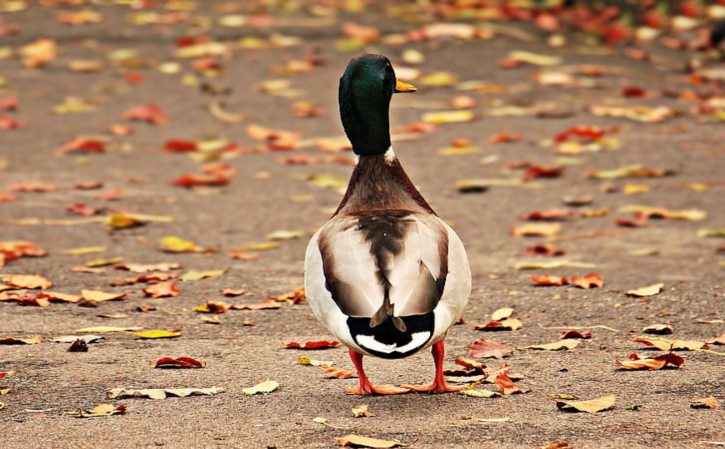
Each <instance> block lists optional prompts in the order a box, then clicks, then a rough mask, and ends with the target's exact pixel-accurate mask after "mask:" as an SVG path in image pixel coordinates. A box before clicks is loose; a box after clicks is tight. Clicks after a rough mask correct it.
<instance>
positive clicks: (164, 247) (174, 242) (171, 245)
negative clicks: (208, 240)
mask: <svg viewBox="0 0 725 449" xmlns="http://www.w3.org/2000/svg"><path fill="white" fill-rule="evenodd" d="M159 243H160V247H159V249H160V250H161V251H163V252H166V253H201V252H204V248H201V247H199V246H197V245H196V243H193V242H190V241H188V240H184V239H182V238H180V237H175V236H167V237H163V238H162V239H161V240H160V241H159Z"/></svg>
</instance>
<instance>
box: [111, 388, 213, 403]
mask: <svg viewBox="0 0 725 449" xmlns="http://www.w3.org/2000/svg"><path fill="white" fill-rule="evenodd" d="M224 391H225V390H224V388H219V387H211V388H149V389H142V390H133V389H127V388H114V389H111V390H109V391H106V397H107V398H108V399H124V398H147V399H157V400H158V399H166V398H167V397H171V396H174V397H179V398H185V397H188V396H213V395H215V394H219V393H223V392H224Z"/></svg>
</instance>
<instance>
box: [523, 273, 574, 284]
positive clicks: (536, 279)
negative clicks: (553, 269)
mask: <svg viewBox="0 0 725 449" xmlns="http://www.w3.org/2000/svg"><path fill="white" fill-rule="evenodd" d="M530 279H531V282H533V283H534V284H536V285H544V286H551V285H566V284H568V283H569V280H568V279H567V278H564V277H561V276H552V275H550V274H542V275H540V276H531V278H530Z"/></svg>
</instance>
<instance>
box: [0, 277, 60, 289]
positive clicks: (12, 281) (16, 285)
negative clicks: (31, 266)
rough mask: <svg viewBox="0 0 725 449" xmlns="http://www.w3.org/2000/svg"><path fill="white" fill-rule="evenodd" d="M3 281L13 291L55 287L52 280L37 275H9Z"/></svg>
mask: <svg viewBox="0 0 725 449" xmlns="http://www.w3.org/2000/svg"><path fill="white" fill-rule="evenodd" d="M2 280H3V281H4V282H5V283H7V284H8V285H9V286H10V287H11V288H13V289H36V288H39V289H46V288H50V287H52V286H53V283H52V282H51V281H50V279H47V278H45V277H43V276H40V275H37V274H8V275H5V276H2Z"/></svg>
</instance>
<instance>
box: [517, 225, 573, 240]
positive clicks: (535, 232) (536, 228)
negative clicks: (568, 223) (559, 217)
mask: <svg viewBox="0 0 725 449" xmlns="http://www.w3.org/2000/svg"><path fill="white" fill-rule="evenodd" d="M559 231H561V223H527V224H523V225H519V226H514V227H513V228H512V230H511V232H512V234H513V235H515V236H517V237H551V236H553V235H555V234H557V233H559Z"/></svg>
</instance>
